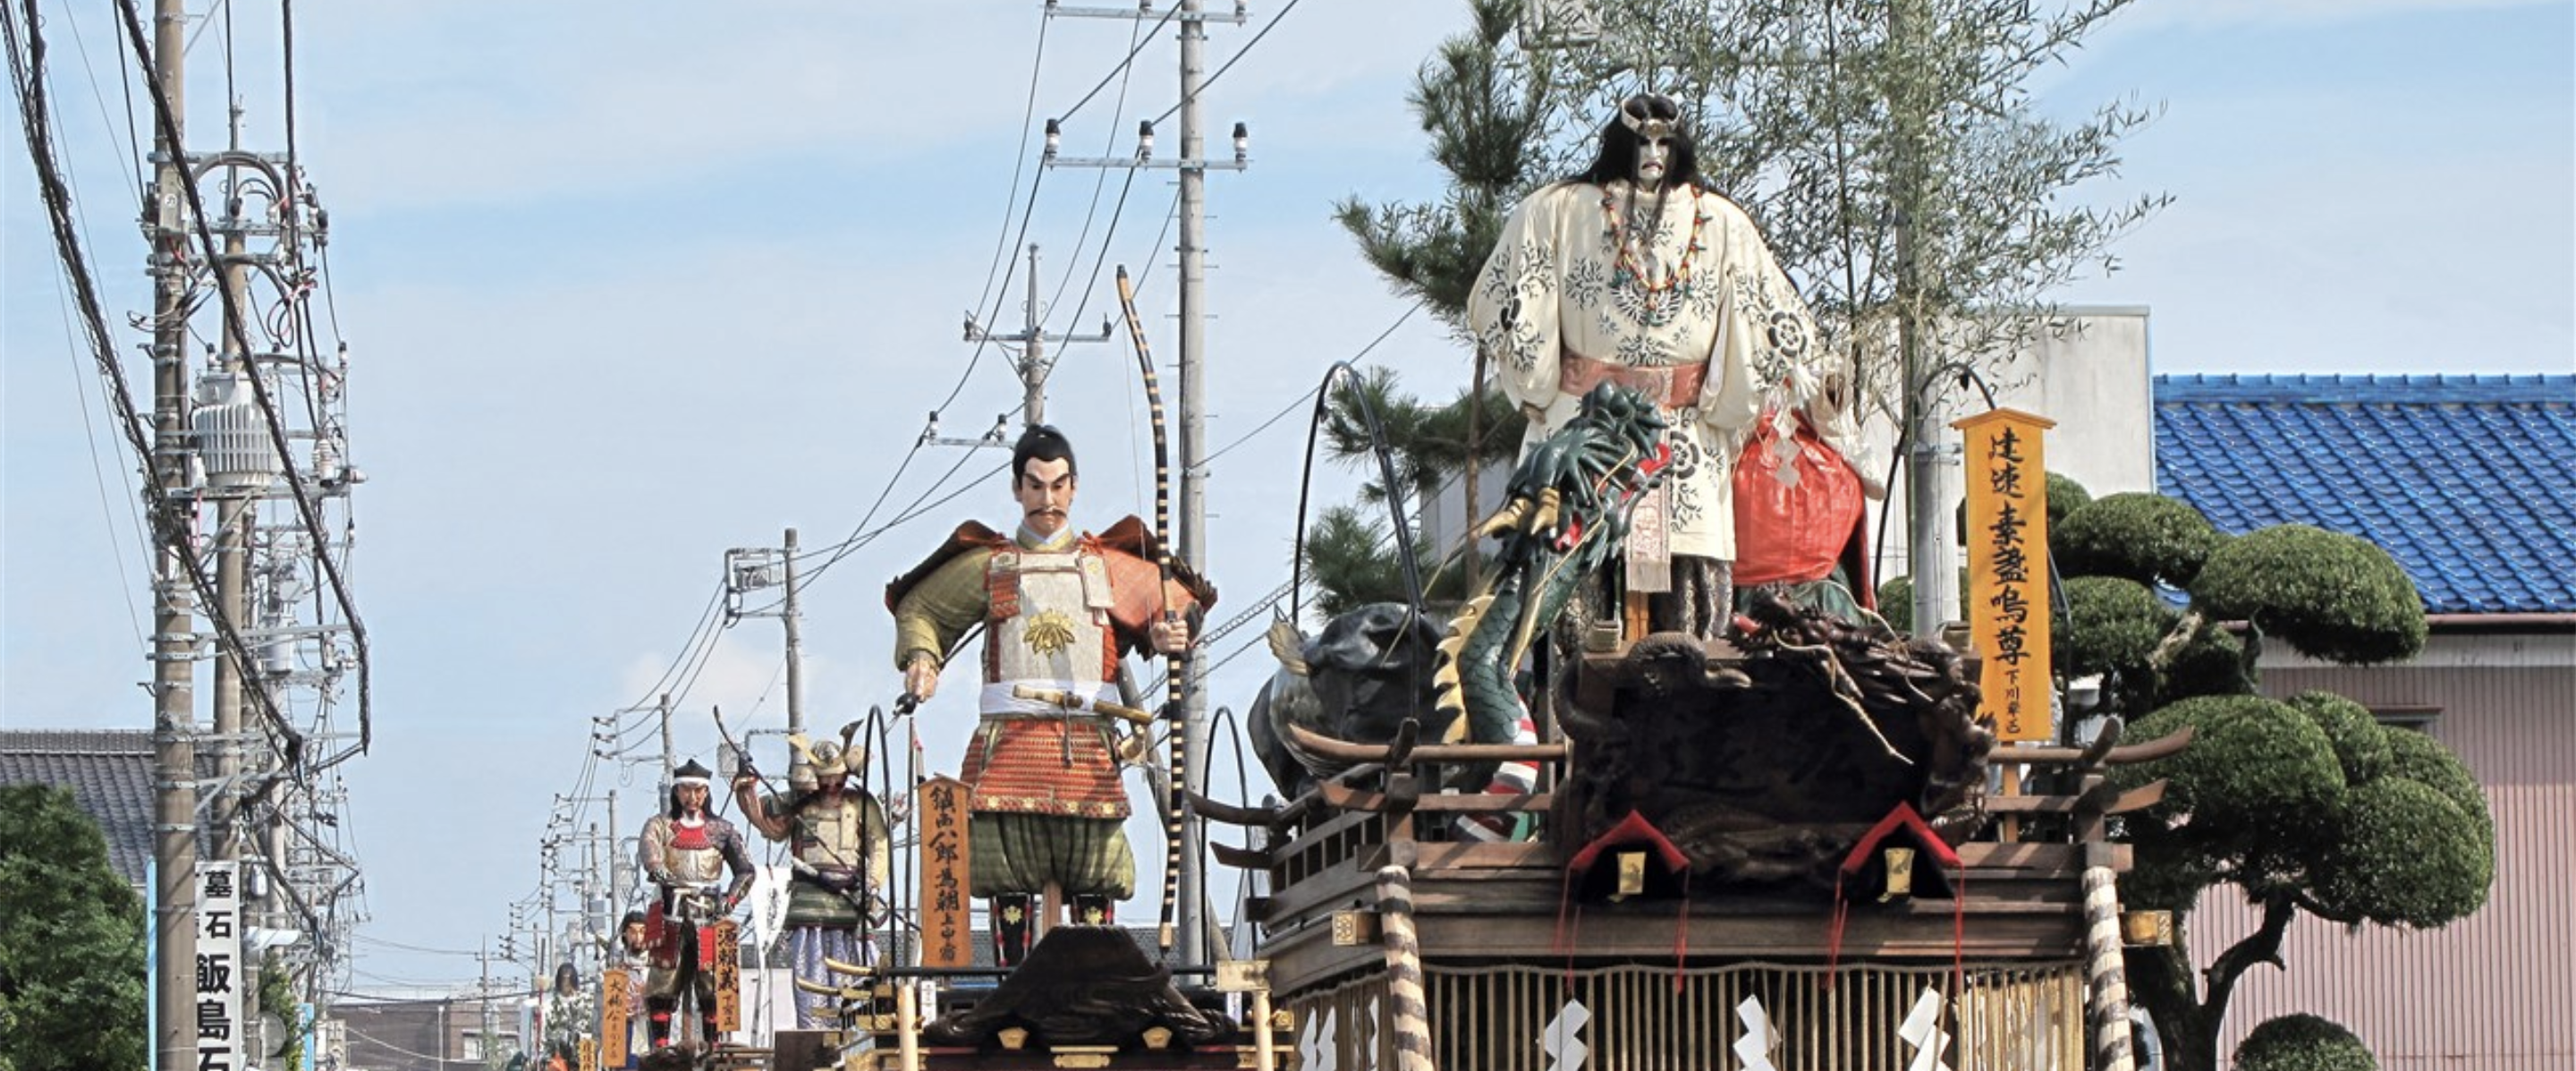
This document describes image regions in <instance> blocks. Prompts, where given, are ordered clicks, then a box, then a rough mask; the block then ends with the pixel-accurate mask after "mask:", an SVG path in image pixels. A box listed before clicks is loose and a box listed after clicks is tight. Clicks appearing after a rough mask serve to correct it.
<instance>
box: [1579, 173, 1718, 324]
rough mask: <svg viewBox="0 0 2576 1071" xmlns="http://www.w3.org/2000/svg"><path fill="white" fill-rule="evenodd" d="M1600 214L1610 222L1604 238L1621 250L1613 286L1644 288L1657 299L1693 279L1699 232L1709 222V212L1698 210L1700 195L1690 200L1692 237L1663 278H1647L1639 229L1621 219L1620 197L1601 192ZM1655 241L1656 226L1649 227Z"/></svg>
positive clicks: (1659, 216)
mask: <svg viewBox="0 0 2576 1071" xmlns="http://www.w3.org/2000/svg"><path fill="white" fill-rule="evenodd" d="M1660 201H1661V199H1660V198H1658V204H1657V209H1658V211H1657V213H1656V217H1657V218H1656V222H1657V223H1658V224H1660V223H1661V222H1662V212H1661V207H1662V206H1661V204H1660ZM1601 216H1602V219H1603V220H1604V221H1605V223H1606V224H1607V226H1606V227H1605V228H1604V229H1603V230H1602V232H1601V239H1602V240H1603V241H1605V242H1608V243H1609V244H1610V246H1611V248H1613V249H1616V250H1617V251H1618V271H1617V272H1616V274H1614V275H1613V276H1612V279H1611V283H1612V285H1614V286H1619V285H1629V286H1635V287H1637V288H1638V289H1640V290H1643V291H1644V292H1645V294H1646V296H1647V297H1649V298H1654V297H1659V296H1661V295H1663V294H1664V293H1665V292H1667V291H1670V290H1673V289H1675V288H1677V287H1679V286H1681V285H1682V284H1684V283H1687V282H1689V281H1690V274H1691V265H1692V264H1693V263H1694V262H1696V261H1697V260H1698V259H1699V252H1700V244H1699V239H1700V232H1701V231H1702V230H1703V229H1705V228H1706V227H1707V226H1708V221H1709V214H1708V213H1707V212H1704V211H1701V210H1700V209H1699V199H1698V198H1697V197H1693V198H1692V199H1691V231H1690V240H1689V242H1687V243H1685V244H1684V245H1683V246H1682V258H1681V262H1680V263H1677V264H1675V265H1673V270H1672V271H1670V272H1667V273H1665V275H1664V277H1663V278H1662V279H1660V280H1657V279H1652V278H1648V277H1647V275H1646V269H1645V266H1644V264H1643V263H1642V260H1643V258H1642V257H1641V256H1640V255H1639V254H1638V252H1637V242H1636V232H1635V230H1634V229H1632V228H1630V227H1629V226H1628V225H1627V222H1626V221H1624V220H1622V219H1620V218H1619V204H1618V198H1616V197H1614V196H1612V195H1611V194H1610V192H1609V191H1608V190H1603V191H1602V193H1601ZM1654 240H1655V239H1654V229H1653V228H1647V230H1646V241H1647V242H1648V243H1650V244H1651V243H1652V242H1653V241H1654Z"/></svg>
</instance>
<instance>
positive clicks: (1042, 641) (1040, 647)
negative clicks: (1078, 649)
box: [1020, 610, 1073, 655]
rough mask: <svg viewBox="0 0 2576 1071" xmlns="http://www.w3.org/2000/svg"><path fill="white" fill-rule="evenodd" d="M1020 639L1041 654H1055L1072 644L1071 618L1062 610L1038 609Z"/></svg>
mask: <svg viewBox="0 0 2576 1071" xmlns="http://www.w3.org/2000/svg"><path fill="white" fill-rule="evenodd" d="M1020 640H1021V642H1023V643H1026V644H1028V645H1029V649H1030V650H1032V651H1036V652H1037V653H1039V654H1041V655H1053V654H1056V653H1057V652H1060V651H1063V650H1064V649H1066V648H1068V647H1071V646H1073V618H1072V617H1071V616H1069V615H1067V614H1066V613H1065V612H1064V611H1062V610H1042V611H1039V612H1038V614H1037V616H1035V617H1032V618H1030V619H1029V624H1028V630H1027V631H1026V632H1025V633H1023V634H1021V637H1020Z"/></svg>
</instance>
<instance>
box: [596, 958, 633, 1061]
mask: <svg viewBox="0 0 2576 1071" xmlns="http://www.w3.org/2000/svg"><path fill="white" fill-rule="evenodd" d="M638 981H640V979H634V978H629V977H628V976H627V974H626V968H624V967H610V968H609V969H607V970H605V971H601V972H600V974H599V1037H600V1040H601V1041H602V1042H604V1044H602V1045H601V1046H600V1049H601V1051H600V1056H599V1059H600V1062H602V1063H605V1064H607V1065H608V1066H610V1067H624V1066H626V1032H627V1025H626V1013H627V1010H628V1006H629V1005H631V1004H632V1003H634V1001H635V999H636V996H635V990H634V989H633V988H632V987H633V985H634V984H635V983H636V982H638Z"/></svg>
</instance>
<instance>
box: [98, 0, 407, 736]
mask: <svg viewBox="0 0 2576 1071" xmlns="http://www.w3.org/2000/svg"><path fill="white" fill-rule="evenodd" d="M117 8H118V10H119V11H121V12H122V13H123V14H124V16H125V20H124V21H125V30H126V39H127V41H128V42H129V43H130V44H131V45H132V46H133V49H134V56H135V60H136V62H137V63H138V64H139V65H140V66H141V67H142V70H143V71H144V73H145V75H146V76H147V77H146V78H145V82H144V84H145V85H146V86H147V87H148V88H149V89H150V90H151V92H150V96H151V99H152V113H153V117H154V119H155V120H156V124H155V125H156V126H157V127H158V128H159V130H160V132H161V134H162V135H163V138H164V140H166V141H167V142H169V144H170V145H171V146H172V147H173V151H179V148H180V146H181V144H182V143H181V140H180V139H179V137H178V136H177V135H178V117H177V116H176V115H175V114H174V112H173V109H172V108H171V106H170V100H169V98H168V97H167V96H166V95H165V94H164V93H163V92H162V89H161V84H160V79H159V78H158V77H157V71H158V67H157V65H156V64H155V63H154V62H153V60H152V57H151V50H150V48H149V46H148V45H146V44H145V42H144V37H143V22H142V16H141V14H140V13H139V12H138V11H137V10H136V7H135V2H134V0H118V3H117ZM180 189H181V191H182V192H184V193H186V194H187V198H188V210H189V212H190V214H191V217H192V218H193V219H194V220H195V222H196V228H195V230H196V235H197V240H198V243H199V244H200V245H201V246H203V247H204V255H205V258H206V263H208V264H210V265H211V264H220V263H222V257H221V255H220V253H219V251H218V250H217V248H216V246H215V235H214V231H213V229H212V228H211V227H209V226H208V224H207V222H206V209H205V203H204V199H203V198H202V197H201V196H200V195H199V193H198V190H197V186H196V184H195V183H194V182H188V183H182V184H180ZM214 289H215V293H216V296H217V297H219V298H221V299H222V305H223V324H224V329H225V331H226V332H227V333H228V334H229V335H230V336H231V337H232V340H233V342H234V344H235V345H236V346H238V347H239V348H240V349H241V351H242V352H244V353H248V352H250V339H249V337H248V335H247V334H246V331H245V329H244V327H243V321H244V317H243V315H242V310H241V309H240V308H239V307H238V306H237V305H236V304H235V302H234V299H233V293H232V288H231V287H229V286H218V287H215V288H214ZM243 379H244V381H245V382H247V383H248V384H249V386H250V391H251V397H252V400H253V401H255V402H256V403H257V404H258V406H259V410H260V414H261V416H262V417H263V418H264V422H265V423H266V424H267V428H268V436H269V443H270V446H271V447H272V448H273V449H274V450H275V451H276V459H277V465H278V467H279V469H280V471H281V472H282V473H283V475H284V476H285V479H286V486H287V489H288V490H289V491H291V492H292V493H293V494H292V497H293V499H294V502H295V512H296V515H297V517H298V518H299V519H300V520H302V522H303V524H304V530H305V534H306V535H307V536H309V537H310V538H311V539H312V540H313V545H314V549H315V553H314V556H313V560H314V562H315V564H317V565H319V566H320V567H321V572H322V574H323V577H324V579H325V580H326V581H327V582H328V584H329V585H330V588H331V593H332V596H333V598H334V599H335V600H336V601H337V603H338V604H339V609H340V614H341V617H342V618H343V620H344V621H345V623H346V626H347V628H348V630H349V642H350V646H351V647H352V648H353V649H354V651H355V654H356V661H357V664H358V746H357V747H356V748H355V749H354V751H355V752H363V751H365V750H366V749H367V747H368V743H369V737H370V735H371V732H372V712H373V706H374V703H373V698H372V691H373V689H372V682H373V678H374V668H373V663H374V659H373V658H372V657H370V651H369V646H370V645H369V642H368V637H367V626H366V622H365V620H364V619H362V618H361V617H360V616H359V615H358V608H357V606H356V605H355V604H354V602H353V601H352V599H351V598H350V595H349V587H348V583H347V581H346V580H345V579H343V578H342V576H341V575H340V566H339V563H338V562H337V561H334V560H333V559H332V557H331V555H330V554H329V553H327V552H325V551H324V549H323V548H326V547H328V546H329V545H330V540H329V539H328V538H327V537H325V536H324V535H323V532H322V520H321V517H320V515H319V511H318V508H317V507H316V506H315V505H314V504H313V497H312V494H311V492H310V490H309V489H308V488H307V486H306V483H305V479H304V475H303V473H301V472H299V471H298V470H297V469H296V466H295V461H294V456H293V454H294V451H293V447H292V446H291V444H289V443H288V441H287V435H286V424H285V421H284V420H282V419H281V418H280V417H279V416H278V414H277V406H276V404H275V402H274V400H273V399H271V398H270V397H269V394H268V386H267V384H266V383H264V382H263V381H262V380H261V377H259V376H256V375H252V376H245V377H243ZM174 546H181V547H183V546H184V545H174ZM179 556H180V557H183V558H185V557H188V555H186V554H185V553H184V552H183V553H182V554H180V555H179ZM191 572H192V573H196V572H201V570H195V569H192V570H191ZM209 605H212V606H215V607H217V608H218V610H217V612H215V613H213V614H210V615H208V619H209V620H211V621H213V622H214V623H215V628H216V631H217V633H218V634H219V635H220V636H221V637H222V638H223V640H224V642H225V643H226V644H227V645H228V647H229V649H230V650H232V651H234V652H236V653H240V652H245V651H247V648H246V647H245V646H244V645H243V644H242V641H241V637H240V635H239V633H238V631H237V629H236V628H235V626H234V624H233V622H232V621H231V620H230V618H229V617H227V616H226V614H225V613H224V612H223V611H222V609H221V607H222V606H223V604H222V603H221V602H220V601H219V600H217V601H211V602H210V603H209ZM244 691H245V692H247V693H249V694H250V695H252V696H254V697H255V698H256V699H257V702H258V706H259V708H260V711H261V713H263V714H265V715H266V716H267V717H268V718H269V720H270V722H271V723H272V727H273V728H275V729H276V730H277V732H278V733H279V735H280V737H281V738H282V739H284V740H285V741H287V746H288V749H289V751H290V753H291V752H292V751H294V750H296V749H299V748H300V747H301V744H302V740H303V734H302V733H299V732H297V731H296V729H295V727H294V726H293V725H292V724H289V723H288V722H287V721H286V718H285V716H284V714H283V713H281V712H280V711H279V710H278V708H277V701H276V697H275V696H273V695H271V694H270V692H269V689H268V688H267V687H265V686H260V687H252V688H246V689H244ZM325 765H327V763H325Z"/></svg>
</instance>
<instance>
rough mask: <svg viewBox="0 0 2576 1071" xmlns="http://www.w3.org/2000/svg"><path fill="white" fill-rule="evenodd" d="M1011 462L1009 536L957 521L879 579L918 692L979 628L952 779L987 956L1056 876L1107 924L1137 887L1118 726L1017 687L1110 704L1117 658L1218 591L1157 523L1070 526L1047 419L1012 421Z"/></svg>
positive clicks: (1061, 450)
mask: <svg viewBox="0 0 2576 1071" xmlns="http://www.w3.org/2000/svg"><path fill="white" fill-rule="evenodd" d="M1010 471H1011V493H1012V495H1013V497H1015V498H1016V499H1018V500H1019V505H1020V512H1021V520H1020V528H1019V531H1018V533H1017V534H1016V535H1012V536H1004V535H1001V534H999V533H997V532H994V531H993V530H991V529H989V528H986V527H985V526H983V525H980V524H976V523H974V522H971V521H970V522H968V523H966V524H964V525H961V526H959V527H958V529H957V531H956V532H955V533H954V534H953V535H951V536H950V537H949V539H948V542H947V544H946V545H945V546H942V547H941V548H940V549H939V550H938V551H937V552H936V553H934V554H932V555H931V556H930V558H929V559H928V560H927V561H924V562H923V563H921V564H920V565H919V566H916V567H914V568H913V570H912V571H911V572H909V573H906V574H904V575H903V576H902V577H900V578H898V579H896V580H895V581H894V582H893V583H892V584H890V585H888V586H887V588H886V606H887V608H888V609H890V610H892V611H893V612H894V618H895V664H896V665H897V666H898V667H899V668H901V669H902V670H903V674H904V688H905V690H906V691H907V692H908V693H909V694H911V695H912V696H913V697H915V698H918V699H927V698H929V697H930V695H931V694H932V693H933V692H934V691H936V690H937V689H938V687H939V671H940V667H941V666H942V665H943V664H944V663H945V662H946V660H947V658H948V656H949V653H950V651H951V649H952V648H954V647H955V646H956V644H957V643H958V641H959V639H960V638H962V637H963V636H964V635H965V633H966V631H967V630H968V629H969V628H972V627H974V626H975V625H978V624H981V625H983V626H985V630H984V659H983V685H984V690H983V694H982V695H981V696H980V697H979V700H978V703H979V707H980V710H981V713H982V721H981V723H980V724H979V725H978V726H977V728H976V730H975V734H974V736H973V737H972V739H971V741H970V742H969V743H968V745H967V752H966V760H965V763H964V768H963V770H962V771H961V773H960V777H959V779H960V780H962V781H964V782H965V783H966V785H967V786H968V787H969V789H970V792H971V794H970V802H969V804H968V809H969V811H970V815H969V817H968V820H967V844H968V852H967V854H968V856H969V859H970V862H969V867H968V869H969V875H970V877H969V884H970V886H971V889H970V891H971V893H972V895H974V896H977V897H984V898H989V899H990V901H991V903H990V907H991V918H992V930H993V936H994V942H995V946H996V947H995V958H996V959H997V960H998V961H999V962H1001V963H1004V964H1017V963H1018V962H1019V961H1020V959H1021V958H1022V957H1023V956H1025V955H1026V954H1027V951H1028V947H1029V940H1030V937H1031V936H1032V931H1031V911H1032V904H1031V897H1032V896H1033V895H1036V894H1041V893H1044V892H1046V891H1047V889H1048V887H1049V886H1050V885H1052V886H1054V887H1055V890H1056V891H1057V892H1058V893H1059V894H1060V895H1062V896H1063V897H1065V898H1067V899H1068V900H1069V901H1070V902H1071V904H1072V906H1073V909H1074V921H1076V922H1079V923H1085V924H1103V925H1105V924H1108V923H1110V922H1111V921H1112V910H1111V906H1112V905H1113V904H1114V903H1115V902H1116V901H1119V900H1123V899H1125V898H1127V897H1128V896H1130V895H1132V894H1133V893H1134V892H1135V886H1136V860H1135V856H1134V854H1133V853H1132V852H1131V851H1130V850H1129V848H1128V845H1127V835H1126V831H1125V829H1124V825H1125V822H1126V819H1127V815H1128V804H1127V794H1126V791H1125V786H1123V785H1122V784H1120V783H1119V779H1118V767H1119V746H1120V741H1119V740H1118V739H1117V738H1116V736H1115V729H1114V728H1113V726H1112V725H1111V724H1110V723H1109V722H1108V721H1107V719H1104V718H1102V717H1100V716H1098V715H1096V714H1093V713H1090V712H1088V711H1084V710H1070V709H1067V708H1065V707H1063V706H1059V705H1055V704H1050V703H1043V702H1038V701H1033V700H1029V699H1022V698H1018V697H1017V696H1015V695H1014V694H1013V691H1012V689H1013V686H1015V685H1033V686H1036V687H1040V688H1045V689H1049V690H1054V691H1061V692H1067V693H1072V694H1074V695H1078V696H1080V697H1082V698H1084V699H1086V700H1104V701H1112V702H1114V701H1115V700H1116V698H1117V693H1116V690H1115V689H1116V681H1117V679H1118V665H1119V659H1120V658H1121V656H1122V655H1123V654H1125V653H1127V652H1130V651H1140V650H1143V649H1147V648H1150V649H1152V650H1154V651H1159V652H1163V653H1165V654H1172V653H1178V652H1180V651H1182V650H1185V649H1186V648H1187V647H1188V646H1189V643H1190V638H1191V635H1192V633H1193V627H1194V619H1196V618H1197V617H1199V615H1200V614H1201V613H1203V612H1204V608H1205V607H1207V606H1210V605H1213V604H1214V602H1215V601H1216V592H1215V590H1214V589H1213V588H1210V587H1209V586H1207V584H1206V583H1205V582H1204V581H1202V580H1200V579H1198V578H1197V577H1196V576H1193V575H1190V574H1189V573H1188V572H1187V571H1186V570H1184V569H1181V568H1180V567H1178V566H1177V565H1176V566H1175V567H1174V568H1173V570H1172V572H1171V574H1170V576H1169V577H1168V578H1167V577H1166V576H1165V575H1164V574H1163V572H1162V571H1161V570H1160V569H1159V568H1158V567H1157V565H1156V563H1155V560H1154V559H1155V557H1156V556H1157V553H1158V545H1157V544H1156V542H1155V540H1154V537H1153V535H1152V534H1151V533H1149V532H1147V531H1146V529H1145V525H1144V522H1142V521H1139V520H1137V519H1136V518H1134V517H1128V518H1126V519H1124V520H1121V521H1119V522H1118V523H1117V524H1114V525H1111V526H1110V528H1109V530H1108V531H1107V532H1105V533H1103V534H1100V535H1096V536H1095V535H1091V534H1089V533H1084V532H1077V531H1076V530H1074V529H1073V528H1072V527H1071V526H1070V525H1069V524H1068V523H1067V521H1066V512H1067V511H1068V510H1069V509H1071V507H1072V505H1073V493H1074V482H1075V473H1074V460H1073V446H1072V444H1071V443H1068V442H1067V441H1066V440H1065V437H1064V436H1063V434H1062V433H1060V432H1058V431H1056V430H1055V429H1054V428H1051V427H1047V426H1045V425H1036V426H1032V427H1031V428H1029V429H1028V431H1027V432H1025V433H1024V434H1022V435H1021V436H1020V440H1019V443H1018V445H1017V446H1016V447H1015V448H1014V449H1013V451H1012V455H1011V470H1010ZM1052 906H1053V905H1048V907H1050V908H1051V907H1052Z"/></svg>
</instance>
